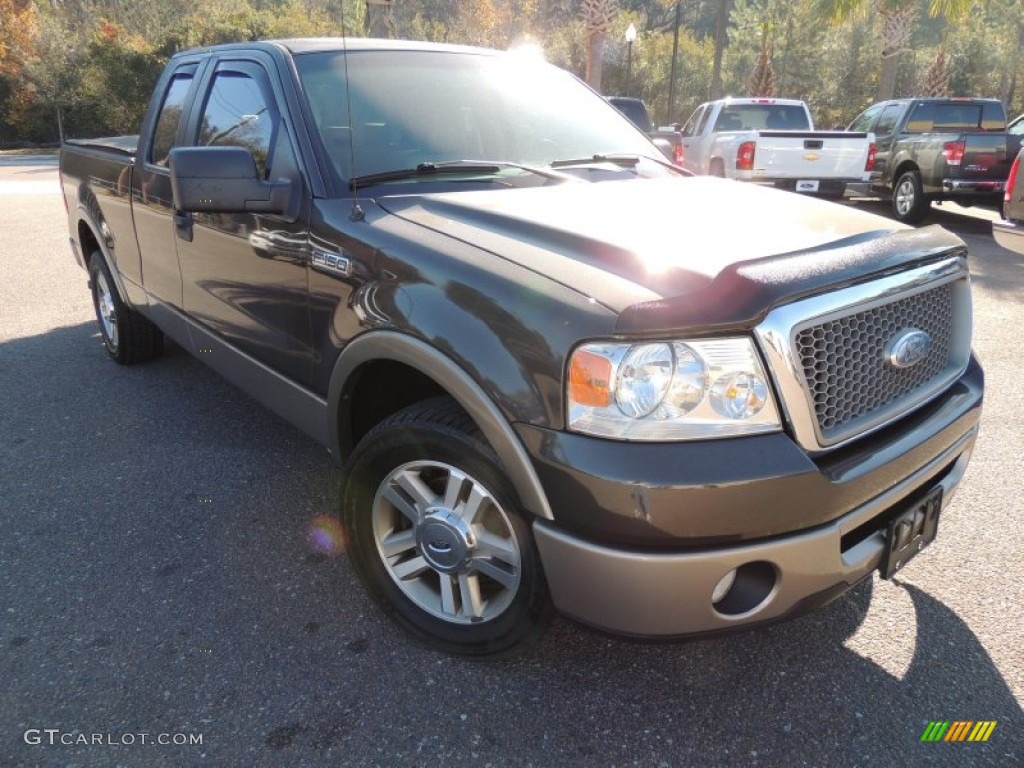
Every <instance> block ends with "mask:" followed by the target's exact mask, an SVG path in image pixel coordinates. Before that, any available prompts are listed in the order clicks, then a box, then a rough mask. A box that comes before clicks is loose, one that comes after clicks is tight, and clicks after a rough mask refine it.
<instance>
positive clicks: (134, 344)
mask: <svg viewBox="0 0 1024 768" xmlns="http://www.w3.org/2000/svg"><path fill="white" fill-rule="evenodd" d="M89 285H90V287H91V288H92V306H93V309H95V310H96V320H97V321H98V322H99V324H100V335H101V336H102V337H103V347H104V349H106V350H107V354H108V355H110V356H111V357H112V358H113V359H114V360H116V361H117V362H118V363H120V364H121V365H132V364H134V363H143V362H145V361H147V360H151V359H153V358H154V357H157V356H159V354H160V353H161V352H162V351H163V348H164V335H163V333H162V332H161V331H160V329H159V328H157V327H156V326H155V325H153V323H151V322H150V321H149V320H147V319H146V318H145V317H143V316H142V315H140V314H139V313H138V312H136V311H134V310H133V309H131V308H129V307H128V306H127V305H126V304H125V303H124V302H123V301H121V297H120V296H118V294H117V289H116V288H115V287H114V278H113V277H112V276H111V274H110V270H109V269H108V268H107V264H106V262H105V261H104V260H103V256H102V255H101V254H100V253H99V251H96V252H95V253H93V254H92V256H91V257H90V259H89Z"/></svg>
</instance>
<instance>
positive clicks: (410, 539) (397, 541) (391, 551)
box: [380, 528, 416, 557]
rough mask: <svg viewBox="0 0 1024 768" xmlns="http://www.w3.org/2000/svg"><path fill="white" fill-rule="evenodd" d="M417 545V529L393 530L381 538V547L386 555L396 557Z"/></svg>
mask: <svg viewBox="0 0 1024 768" xmlns="http://www.w3.org/2000/svg"><path fill="white" fill-rule="evenodd" d="M415 546H416V530H415V529H414V528H407V529H406V530H404V531H397V532H395V531H393V532H391V533H389V534H388V535H387V536H385V537H384V538H383V539H381V542H380V548H381V551H382V552H383V553H384V557H394V556H395V555H400V554H402V553H403V552H407V551H409V550H410V549H412V548H413V547H415Z"/></svg>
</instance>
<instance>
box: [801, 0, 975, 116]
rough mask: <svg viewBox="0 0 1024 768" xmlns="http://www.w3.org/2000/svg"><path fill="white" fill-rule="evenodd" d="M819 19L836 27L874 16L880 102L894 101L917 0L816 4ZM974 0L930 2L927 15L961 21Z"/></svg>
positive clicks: (821, 1)
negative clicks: (879, 49)
mask: <svg viewBox="0 0 1024 768" xmlns="http://www.w3.org/2000/svg"><path fill="white" fill-rule="evenodd" d="M815 5H816V6H817V9H818V12H819V15H820V16H821V17H822V18H826V19H830V20H831V21H832V22H833V23H835V24H840V23H843V22H846V21H849V20H850V19H852V18H853V17H855V16H861V15H864V14H869V13H870V14H874V15H875V16H877V18H878V21H879V24H880V25H881V28H882V36H881V37H882V39H881V43H882V78H881V80H880V81H879V84H878V94H877V99H878V100H879V101H884V100H885V99H891V98H892V97H893V95H894V94H895V92H896V71H897V68H898V66H899V55H900V54H901V53H903V52H904V51H906V50H907V44H908V43H909V42H910V38H911V36H912V35H913V33H914V28H915V25H916V24H917V19H918V15H919V11H918V3H917V0H815ZM972 5H973V0H930V2H929V4H928V15H929V16H932V17H936V16H945V17H946V18H947V19H950V20H958V19H961V18H963V17H964V16H966V14H967V12H968V11H969V10H970V8H971V6H972Z"/></svg>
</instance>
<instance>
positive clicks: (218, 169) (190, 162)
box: [168, 147, 299, 219]
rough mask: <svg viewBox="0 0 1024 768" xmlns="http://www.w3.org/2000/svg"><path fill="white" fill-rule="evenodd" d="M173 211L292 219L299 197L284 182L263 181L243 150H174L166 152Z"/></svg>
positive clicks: (191, 148) (296, 192) (291, 184)
mask: <svg viewBox="0 0 1024 768" xmlns="http://www.w3.org/2000/svg"><path fill="white" fill-rule="evenodd" d="M168 166H169V168H170V171H171V193H172V195H173V196H174V207H175V209H177V210H179V211H188V212H190V213H269V214H274V215H278V216H285V217H286V218H290V219H294V218H295V217H296V216H297V215H298V202H299V194H298V190H297V189H296V188H295V187H296V185H295V184H294V182H292V181H289V180H287V179H275V180H274V181H263V180H262V179H260V178H259V177H258V176H257V175H256V161H255V160H254V159H253V156H252V153H251V152H249V150H248V149H245V148H244V147H176V148H175V149H172V150H171V152H170V156H169V157H168Z"/></svg>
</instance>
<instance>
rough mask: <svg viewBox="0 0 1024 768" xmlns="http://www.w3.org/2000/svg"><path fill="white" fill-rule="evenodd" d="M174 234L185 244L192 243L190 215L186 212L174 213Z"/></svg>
mask: <svg viewBox="0 0 1024 768" xmlns="http://www.w3.org/2000/svg"><path fill="white" fill-rule="evenodd" d="M172 218H173V219H174V234H175V235H177V236H178V237H180V238H181V239H182V240H184V241H185V242H186V243H191V242H192V214H191V213H189V212H187V211H175V212H174V216H173V217H172Z"/></svg>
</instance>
